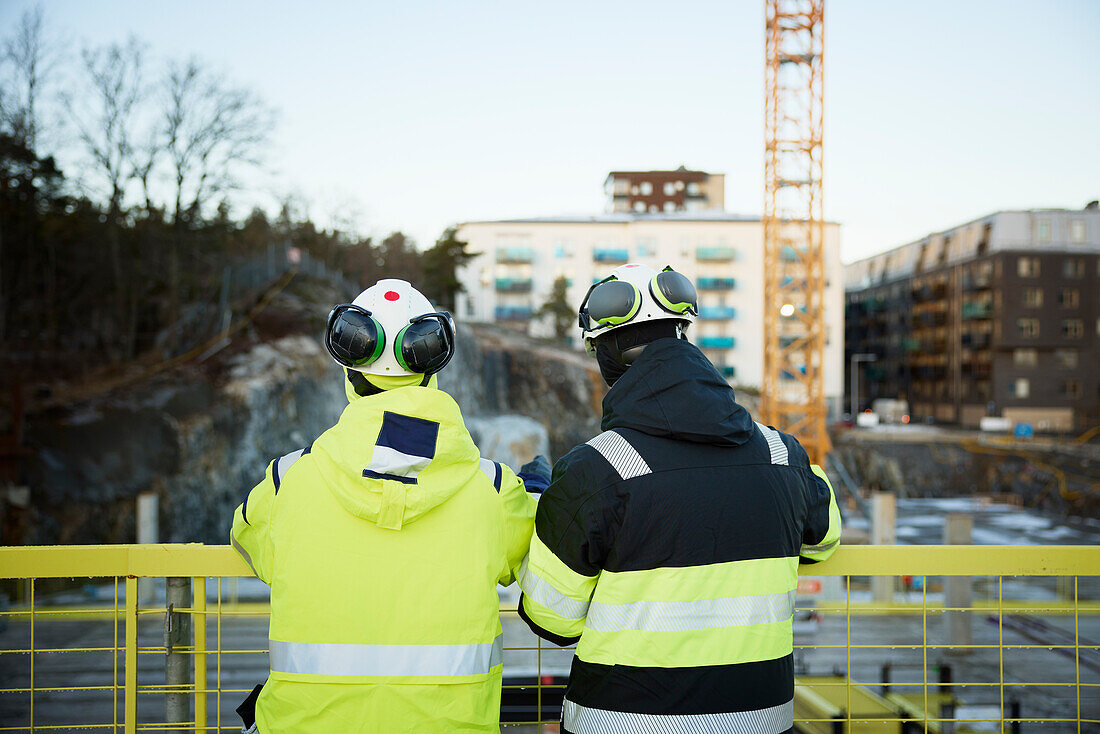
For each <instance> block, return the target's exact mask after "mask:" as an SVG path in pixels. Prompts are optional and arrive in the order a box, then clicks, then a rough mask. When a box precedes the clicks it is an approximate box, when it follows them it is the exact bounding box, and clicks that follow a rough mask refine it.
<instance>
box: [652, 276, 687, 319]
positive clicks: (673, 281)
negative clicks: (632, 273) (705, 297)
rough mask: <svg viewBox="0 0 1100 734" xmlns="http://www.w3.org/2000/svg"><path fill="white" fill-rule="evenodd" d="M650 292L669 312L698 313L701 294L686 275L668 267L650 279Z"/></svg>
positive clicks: (659, 304)
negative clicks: (699, 294)
mask: <svg viewBox="0 0 1100 734" xmlns="http://www.w3.org/2000/svg"><path fill="white" fill-rule="evenodd" d="M649 294H650V295H651V296H653V300H654V301H656V302H657V305H658V306H660V307H661V308H663V309H664V310H666V311H668V312H669V313H676V314H685V313H691V314H692V315H697V308H698V305H697V304H698V303H699V296H698V294H697V293H696V292H695V286H694V285H692V284H691V281H690V280H688V279H687V278H686V277H685V276H683V275H681V274H680V273H677V272H676V271H675V270H673V269H672V268H671V267H667V268H665V269H664V270H662V271H661V272H659V273H657V274H656V275H654V276H653V277H652V278H651V279H650V281H649Z"/></svg>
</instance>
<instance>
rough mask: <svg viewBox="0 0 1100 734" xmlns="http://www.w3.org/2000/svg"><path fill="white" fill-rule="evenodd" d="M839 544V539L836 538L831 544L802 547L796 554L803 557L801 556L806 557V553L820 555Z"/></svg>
mask: <svg viewBox="0 0 1100 734" xmlns="http://www.w3.org/2000/svg"><path fill="white" fill-rule="evenodd" d="M839 542H840V538H837V539H836V540H834V541H832V542H831V543H823V544H821V545H804V546H802V548H801V549H800V550H799V551H798V553H799V555H803V556H804V555H806V554H807V553H822V552H824V551H827V550H829V549H831V548H835V547H836V546H837V543H839Z"/></svg>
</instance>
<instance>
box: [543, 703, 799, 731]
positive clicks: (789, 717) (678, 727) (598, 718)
mask: <svg viewBox="0 0 1100 734" xmlns="http://www.w3.org/2000/svg"><path fill="white" fill-rule="evenodd" d="M562 725H563V726H564V728H566V729H568V730H569V731H571V732H574V734H605V732H609V731H617V732H639V733H641V732H646V733H648V732H654V733H655V734H656V733H657V732H659V733H660V734H699V733H700V732H707V734H780V732H785V731H788V730H790V729H791V728H792V727H793V726H794V701H793V700H791V701H788V702H787V703H782V704H779V705H778V706H772V707H771V708H766V709H757V710H755V711H731V712H727V713H720V714H634V713H629V712H626V711H608V710H606V709H595V708H588V707H587V706H581V705H580V704H578V703H574V702H573V701H570V700H569V699H566V700H565V702H564V704H563V706H562Z"/></svg>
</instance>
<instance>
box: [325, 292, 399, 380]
mask: <svg viewBox="0 0 1100 734" xmlns="http://www.w3.org/2000/svg"><path fill="white" fill-rule="evenodd" d="M385 343H386V331H385V329H383V328H382V324H381V323H379V322H378V320H377V319H376V318H374V316H373V315H372V314H371V312H370V311H368V310H366V309H365V308H361V307H360V306H356V305H355V304H352V303H344V304H341V305H339V306H337V307H335V308H334V309H332V311H330V312H329V315H328V325H327V326H326V327H325V348H326V349H327V350H328V353H329V354H331V355H332V358H333V359H335V360H336V361H337V362H338V363H339V364H341V365H342V366H344V367H365V366H367V365H369V364H372V363H373V362H375V361H376V360H377V359H378V358H379V357H380V356H382V349H383V347H384V346H385Z"/></svg>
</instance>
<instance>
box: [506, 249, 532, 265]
mask: <svg viewBox="0 0 1100 734" xmlns="http://www.w3.org/2000/svg"><path fill="white" fill-rule="evenodd" d="M534 261H535V251H534V250H532V249H531V248H529V247H504V248H500V249H498V250H497V262H498V263H532V262H534Z"/></svg>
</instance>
